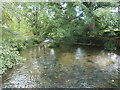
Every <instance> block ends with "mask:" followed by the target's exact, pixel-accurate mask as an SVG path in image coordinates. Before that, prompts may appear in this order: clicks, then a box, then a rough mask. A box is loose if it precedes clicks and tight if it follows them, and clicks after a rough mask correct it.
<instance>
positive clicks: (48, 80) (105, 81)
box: [2, 46, 120, 88]
mask: <svg viewBox="0 0 120 90" xmlns="http://www.w3.org/2000/svg"><path fill="white" fill-rule="evenodd" d="M21 56H23V57H26V58H28V60H27V61H23V62H22V63H21V64H20V65H17V66H15V67H14V68H12V69H10V70H9V71H7V72H6V73H5V74H4V75H3V82H2V83H3V87H4V88H68V87H69V88H114V87H118V82H119V77H118V66H119V65H118V64H119V63H118V61H119V60H120V55H118V54H116V53H113V52H105V51H104V50H102V49H99V48H98V47H96V48H95V47H85V46H84V47H83V46H74V47H73V46H72V47H66V46H63V47H61V48H55V49H54V48H44V47H40V46H37V47H33V48H30V49H28V50H25V51H23V52H21Z"/></svg>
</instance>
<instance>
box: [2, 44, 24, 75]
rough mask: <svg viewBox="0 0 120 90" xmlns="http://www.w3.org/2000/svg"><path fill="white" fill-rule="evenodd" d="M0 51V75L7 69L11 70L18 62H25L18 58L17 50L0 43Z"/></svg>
mask: <svg viewBox="0 0 120 90" xmlns="http://www.w3.org/2000/svg"><path fill="white" fill-rule="evenodd" d="M0 49H1V50H0V57H1V59H0V74H3V73H4V72H5V70H7V69H8V68H12V66H13V65H16V64H17V63H18V62H19V61H21V60H26V59H25V58H23V57H21V56H20V54H19V52H18V51H17V48H13V47H11V46H10V45H9V44H8V43H5V42H2V43H1V44H0Z"/></svg>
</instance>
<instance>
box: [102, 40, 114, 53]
mask: <svg viewBox="0 0 120 90" xmlns="http://www.w3.org/2000/svg"><path fill="white" fill-rule="evenodd" d="M104 48H105V49H106V50H110V51H112V50H116V46H115V44H114V43H113V42H112V41H107V42H106V43H105V44H104Z"/></svg>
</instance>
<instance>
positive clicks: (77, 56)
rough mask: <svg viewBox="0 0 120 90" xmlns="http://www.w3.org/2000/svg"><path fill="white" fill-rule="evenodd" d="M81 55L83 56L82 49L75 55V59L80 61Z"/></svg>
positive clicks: (78, 49)
mask: <svg viewBox="0 0 120 90" xmlns="http://www.w3.org/2000/svg"><path fill="white" fill-rule="evenodd" d="M81 54H82V52H81V49H80V48H77V50H76V54H75V59H80V56H81Z"/></svg>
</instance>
